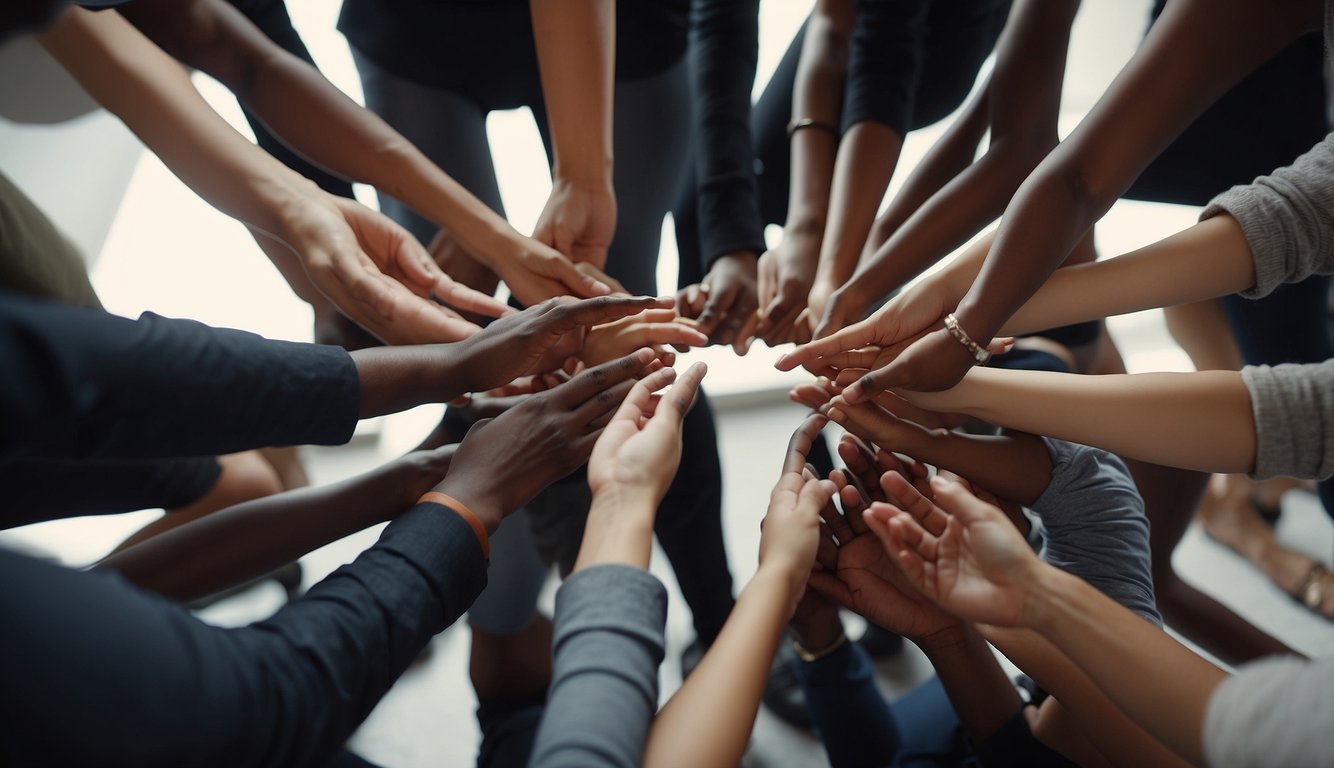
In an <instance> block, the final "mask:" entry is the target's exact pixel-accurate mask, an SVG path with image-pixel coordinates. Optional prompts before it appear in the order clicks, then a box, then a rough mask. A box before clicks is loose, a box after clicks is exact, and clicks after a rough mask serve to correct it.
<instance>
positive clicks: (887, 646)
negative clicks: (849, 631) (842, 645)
mask: <svg viewBox="0 0 1334 768" xmlns="http://www.w3.org/2000/svg"><path fill="white" fill-rule="evenodd" d="M857 644H858V645H860V646H861V647H862V650H864V651H866V653H867V655H869V656H870V657H871V658H873V659H888V658H889V657H891V656H898V655H899V654H900V653H902V652H903V635H896V634H894V633H893V632H890V631H889V630H888V629H885V628H884V627H882V626H880V625H879V624H871V623H869V622H868V623H867V625H866V631H865V632H863V633H862V636H861V637H860V638H859V639H858V640H857Z"/></svg>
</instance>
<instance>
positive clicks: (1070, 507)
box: [1030, 437, 1163, 626]
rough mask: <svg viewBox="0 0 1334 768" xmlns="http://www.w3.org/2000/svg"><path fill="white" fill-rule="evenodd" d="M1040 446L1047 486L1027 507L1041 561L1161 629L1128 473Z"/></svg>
mask: <svg viewBox="0 0 1334 768" xmlns="http://www.w3.org/2000/svg"><path fill="white" fill-rule="evenodd" d="M1042 441H1043V442H1044V443H1046V445H1047V451H1048V452H1049V453H1050V454H1051V460H1052V470H1051V483H1050V484H1049V485H1048V486H1047V490H1045V491H1043V492H1042V495H1041V496H1039V497H1038V500H1037V501H1036V502H1034V503H1033V505H1032V506H1031V507H1030V508H1031V509H1032V510H1033V512H1035V513H1037V515H1038V517H1039V518H1041V519H1042V526H1043V528H1044V529H1046V534H1047V543H1046V546H1045V547H1044V548H1043V551H1042V558H1043V559H1044V560H1046V561H1047V562H1048V563H1051V564H1052V565H1054V566H1056V567H1057V568H1060V569H1061V570H1063V571H1067V572H1069V573H1073V574H1074V575H1076V576H1078V577H1079V578H1081V579H1083V580H1084V581H1087V582H1088V583H1089V584H1092V585H1093V586H1094V587H1096V588H1097V589H1098V590H1099V591H1101V592H1102V593H1103V594H1105V595H1107V596H1108V597H1110V598H1112V599H1113V600H1115V601H1116V602H1118V603H1120V604H1121V605H1124V606H1125V607H1127V608H1129V609H1130V610H1132V611H1134V612H1135V613H1137V614H1139V615H1140V616H1143V617H1144V618H1145V619H1148V620H1149V621H1151V622H1153V623H1154V624H1156V625H1158V626H1162V624H1163V619H1162V616H1160V615H1159V614H1158V607H1157V604H1156V603H1155V602H1154V599H1153V570H1152V566H1151V564H1150V562H1149V519H1148V518H1147V517H1145V515H1144V500H1143V499H1141V498H1140V495H1139V491H1138V489H1136V488H1135V481H1134V480H1132V479H1131V477H1130V470H1128V469H1126V465H1125V464H1124V463H1123V462H1122V461H1121V460H1120V459H1118V458H1117V457H1116V456H1114V455H1112V454H1110V453H1108V452H1107V451H1104V450H1102V449H1100V448H1090V447H1089V446H1087V445H1079V444H1078V443H1071V442H1067V441H1065V440H1055V439H1052V438H1049V437H1044V438H1042Z"/></svg>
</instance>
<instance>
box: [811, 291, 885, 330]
mask: <svg viewBox="0 0 1334 768" xmlns="http://www.w3.org/2000/svg"><path fill="white" fill-rule="evenodd" d="M870 306H871V301H870V300H869V299H867V298H866V296H865V295H863V292H862V289H861V288H860V287H858V285H857V278H856V277H855V276H854V277H853V278H852V279H851V280H849V281H848V282H846V283H844V284H843V286H842V287H840V288H839V289H838V290H836V291H834V292H833V294H831V295H830V296H829V301H828V303H827V304H825V308H824V314H822V315H820V316H819V318H818V320H817V322H816V323H815V332H814V333H813V334H812V335H811V338H814V339H823V338H824V337H826V336H828V335H830V334H832V333H837V332H838V331H841V330H843V329H844V328H846V327H848V326H849V325H852V324H853V323H857V322H861V320H863V319H864V318H865V317H866V310H867V309H868V308H870Z"/></svg>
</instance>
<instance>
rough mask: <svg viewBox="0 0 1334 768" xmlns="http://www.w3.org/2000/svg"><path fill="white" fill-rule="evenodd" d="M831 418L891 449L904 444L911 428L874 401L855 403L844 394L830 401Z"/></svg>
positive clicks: (857, 433)
mask: <svg viewBox="0 0 1334 768" xmlns="http://www.w3.org/2000/svg"><path fill="white" fill-rule="evenodd" d="M829 419H830V421H833V422H835V423H837V424H838V425H840V426H842V427H843V428H844V429H846V430H848V431H849V432H851V433H853V434H854V435H857V436H859V437H862V438H864V439H866V440H868V441H870V442H872V443H875V444H876V445H878V446H880V447H882V448H886V449H888V450H891V451H892V450H895V449H896V448H898V447H901V446H902V444H903V442H904V438H905V437H906V434H907V433H906V430H907V429H909V427H908V425H906V424H904V423H903V422H901V421H898V420H897V419H895V418H894V417H893V416H890V415H889V414H888V413H885V412H884V411H883V410H881V409H880V407H879V406H877V405H875V404H873V403H870V402H865V403H859V404H856V405H853V404H850V403H848V402H846V401H845V400H844V399H843V398H842V396H839V397H835V398H834V399H833V400H831V401H830V404H829Z"/></svg>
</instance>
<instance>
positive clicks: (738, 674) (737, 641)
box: [644, 565, 791, 768]
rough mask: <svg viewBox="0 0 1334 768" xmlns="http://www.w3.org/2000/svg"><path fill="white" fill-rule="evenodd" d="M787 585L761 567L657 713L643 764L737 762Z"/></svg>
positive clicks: (783, 615) (784, 609)
mask: <svg viewBox="0 0 1334 768" xmlns="http://www.w3.org/2000/svg"><path fill="white" fill-rule="evenodd" d="M790 580H791V579H790V577H789V576H788V575H787V574H785V573H781V572H779V569H777V568H766V567H765V566H763V565H761V566H760V570H759V571H757V572H756V574H755V577H754V578H752V579H751V580H750V583H749V584H747V585H746V588H745V589H743V590H742V591H741V595H740V596H739V597H738V598H737V602H736V606H735V607H733V608H732V613H731V615H730V616H728V618H727V623H726V624H725V625H724V626H723V631H722V632H721V633H720V634H719V635H718V639H717V640H715V641H714V642H713V645H712V646H711V647H710V648H709V652H708V653H706V654H705V655H704V660H703V661H701V662H700V665H699V666H698V667H697V668H696V669H695V671H694V673H692V674H691V675H690V677H689V678H688V679H687V680H686V681H685V685H683V686H681V689H680V690H679V691H677V692H676V695H674V696H673V697H672V699H671V701H669V702H667V706H665V707H663V709H662V711H661V712H659V713H658V717H657V719H656V720H655V721H654V722H653V727H652V729H651V730H650V731H649V737H648V748H647V750H646V751H645V754H644V765H645V766H649V767H650V768H653V767H654V766H662V765H691V766H701V768H704V767H706V766H719V767H720V768H721V767H722V766H729V767H730V766H734V765H736V764H737V763H738V762H739V761H740V760H741V756H742V754H743V753H744V752H745V750H746V743H747V742H748V740H749V738H750V731H751V728H752V727H753V726H754V724H755V715H756V713H757V712H758V711H759V707H760V696H761V695H762V694H763V693H764V684H765V681H766V680H767V679H768V676H769V667H770V665H771V663H772V660H773V657H774V653H775V652H776V651H777V649H778V642H779V640H780V639H781V638H782V636H783V627H784V625H785V624H786V623H787V618H788V617H787V613H788V611H789V610H790V608H791V604H790V602H789V601H790V600H791V586H790V584H789V582H790Z"/></svg>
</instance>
